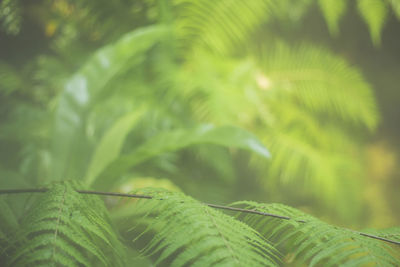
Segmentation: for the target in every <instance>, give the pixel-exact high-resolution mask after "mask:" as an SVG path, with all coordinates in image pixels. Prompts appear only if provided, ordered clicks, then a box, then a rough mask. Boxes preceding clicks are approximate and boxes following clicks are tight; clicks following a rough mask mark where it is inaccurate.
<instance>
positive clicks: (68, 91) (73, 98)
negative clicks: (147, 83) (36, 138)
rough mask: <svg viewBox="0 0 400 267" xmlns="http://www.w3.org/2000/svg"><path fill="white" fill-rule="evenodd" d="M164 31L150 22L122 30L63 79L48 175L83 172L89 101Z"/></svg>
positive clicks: (61, 176) (132, 62) (131, 65)
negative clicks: (49, 173) (122, 32)
mask: <svg viewBox="0 0 400 267" xmlns="http://www.w3.org/2000/svg"><path fill="white" fill-rule="evenodd" d="M165 32H166V28H165V27H161V26H152V27H147V28H140V29H138V30H135V31H133V32H130V33H128V34H126V35H125V36H123V37H122V38H121V39H120V40H119V41H118V42H116V43H115V44H111V45H108V46H106V47H104V48H102V49H100V50H99V51H98V52H96V53H95V54H94V55H93V56H92V57H91V58H90V59H89V60H88V61H87V63H86V64H85V65H84V66H83V67H82V68H81V69H80V70H79V71H78V72H77V73H76V74H75V75H74V76H73V77H72V78H71V79H70V80H69V81H68V82H67V83H66V85H65V89H64V91H63V92H62V94H61V96H60V99H59V104H58V107H57V110H56V114H55V125H54V134H53V156H54V162H53V170H52V179H55V180H57V179H63V178H65V177H70V178H74V177H77V176H81V175H82V174H83V173H82V172H83V171H84V169H85V165H86V164H87V163H86V159H87V158H88V153H90V152H88V151H89V150H90V149H89V147H88V144H87V141H86V136H85V121H86V115H87V112H88V111H89V110H90V107H91V105H92V104H93V103H94V102H95V101H96V97H97V96H98V95H99V94H100V93H103V92H104V91H106V90H113V87H112V86H109V85H110V83H111V81H112V80H113V79H114V78H115V77H116V76H117V75H118V74H120V73H121V72H123V71H124V70H126V69H127V68H133V67H135V66H137V65H138V64H139V63H140V62H141V60H142V59H143V53H144V52H145V51H146V50H148V49H149V48H151V47H152V46H153V45H154V44H155V43H157V42H158V41H159V40H160V39H161V37H162V36H163V35H164V33H165Z"/></svg>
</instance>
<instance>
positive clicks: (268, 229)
mask: <svg viewBox="0 0 400 267" xmlns="http://www.w3.org/2000/svg"><path fill="white" fill-rule="evenodd" d="M234 205H244V206H246V208H250V209H255V210H258V211H262V212H268V213H275V214H279V215H283V216H289V217H291V218H292V219H290V220H287V221H282V220H277V219H273V218H267V217H257V216H254V215H245V216H243V217H241V220H243V221H244V222H246V223H248V224H249V225H250V226H251V227H253V228H254V229H256V230H257V231H259V232H260V233H261V234H263V235H264V236H265V237H266V238H267V239H268V240H271V241H272V242H278V243H279V247H282V250H284V251H286V253H294V254H295V256H296V259H298V260H300V261H303V262H305V263H308V264H309V266H339V265H343V266H396V265H398V264H399V262H400V258H399V257H398V256H399V254H398V252H399V251H398V249H399V248H395V247H391V246H390V245H388V244H385V243H383V242H382V241H379V240H375V239H371V238H368V237H366V236H362V235H360V233H359V232H356V231H352V230H349V229H345V228H341V227H336V226H332V225H329V224H327V223H324V222H322V221H320V220H318V219H316V218H314V217H312V216H310V215H307V214H304V213H302V212H301V211H299V210H296V209H294V208H291V207H288V206H285V205H282V204H260V203H255V202H249V201H242V202H237V203H234ZM390 234H392V235H394V236H397V235H398V229H394V230H389V232H388V233H387V234H386V235H385V234H383V233H382V232H381V236H382V237H385V236H386V237H387V236H390ZM396 253H397V255H396Z"/></svg>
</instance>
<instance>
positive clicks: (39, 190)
mask: <svg viewBox="0 0 400 267" xmlns="http://www.w3.org/2000/svg"><path fill="white" fill-rule="evenodd" d="M48 190H49V189H48V188H32V189H5V190H0V195H2V194H18V193H44V192H47V191H48ZM76 192H78V193H80V194H90V195H101V196H112V197H130V198H142V199H154V198H153V197H152V196H146V195H138V194H125V193H115V192H101V191H90V190H76ZM157 200H162V199H157ZM203 204H204V205H207V206H209V207H211V208H215V209H224V210H230V211H237V212H243V213H251V214H257V215H261V216H268V217H273V218H277V219H281V220H295V219H293V218H291V217H287V216H281V215H277V214H272V213H267V212H262V211H258V210H249V209H241V208H234V207H229V206H222V205H217V204H210V203H203ZM295 221H296V222H299V223H306V221H303V220H295ZM345 229H346V228H345ZM347 230H350V231H352V232H354V233H358V234H359V235H361V236H365V237H369V238H373V239H376V240H381V241H385V242H388V243H392V244H395V245H400V242H399V241H395V240H391V239H387V238H384V237H380V236H376V235H371V234H367V233H363V232H358V231H355V230H351V229H347Z"/></svg>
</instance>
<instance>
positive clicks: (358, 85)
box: [260, 43, 378, 129]
mask: <svg viewBox="0 0 400 267" xmlns="http://www.w3.org/2000/svg"><path fill="white" fill-rule="evenodd" d="M264 53H265V56H263V57H261V60H260V61H261V62H260V64H261V66H262V68H263V71H264V72H265V76H266V77H267V78H268V79H269V80H270V82H271V89H273V90H278V92H280V94H284V95H286V97H292V98H294V99H293V100H294V101H298V102H299V103H300V104H301V105H303V106H304V107H306V108H308V109H310V110H312V111H314V112H317V113H322V114H328V115H331V116H335V117H338V118H340V119H343V120H345V121H346V120H350V121H352V122H354V123H360V124H364V125H366V126H367V127H368V128H370V129H373V128H374V127H375V126H376V124H377V119H378V118H377V109H376V104H375V101H374V97H373V94H372V90H371V87H370V86H369V85H368V83H367V82H366V81H365V79H364V78H363V77H362V75H361V73H360V72H359V71H358V70H357V69H355V68H353V67H351V66H349V65H348V64H347V63H346V61H345V60H343V59H342V58H340V57H338V56H335V55H333V54H331V53H330V52H328V51H325V50H323V49H319V48H316V47H312V46H309V45H302V46H299V47H298V48H294V49H291V48H289V47H287V46H286V45H284V44H282V43H280V44H278V45H277V46H276V48H275V49H272V50H270V51H268V50H267V51H264ZM355 99H357V101H354V100H355Z"/></svg>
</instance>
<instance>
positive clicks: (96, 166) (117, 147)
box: [85, 110, 143, 185]
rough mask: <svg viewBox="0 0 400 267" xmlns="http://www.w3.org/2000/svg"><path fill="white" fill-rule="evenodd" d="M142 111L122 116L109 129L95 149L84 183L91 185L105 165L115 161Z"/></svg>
mask: <svg viewBox="0 0 400 267" xmlns="http://www.w3.org/2000/svg"><path fill="white" fill-rule="evenodd" d="M142 113H143V112H142V111H141V110H139V111H137V110H135V111H133V112H130V113H128V114H126V115H124V116H122V117H121V118H120V119H119V120H118V121H117V122H116V123H115V124H114V125H113V127H111V129H109V130H108V131H107V132H106V133H105V134H104V136H103V138H102V139H101V141H100V143H99V144H98V146H97V147H96V151H95V152H94V155H93V158H92V160H91V162H90V165H89V168H88V170H87V173H86V177H85V181H86V183H87V184H89V185H90V184H91V183H92V182H93V180H94V179H95V178H96V176H97V175H98V174H99V173H101V172H102V171H103V170H104V169H105V168H106V167H107V165H108V164H109V163H110V162H112V161H113V160H115V159H116V158H117V157H118V156H119V154H120V152H121V149H122V145H123V143H124V141H125V138H126V136H127V135H128V133H129V132H130V130H131V129H132V128H133V126H134V125H135V124H136V122H137V121H138V119H139V118H140V117H141V115H142Z"/></svg>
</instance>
